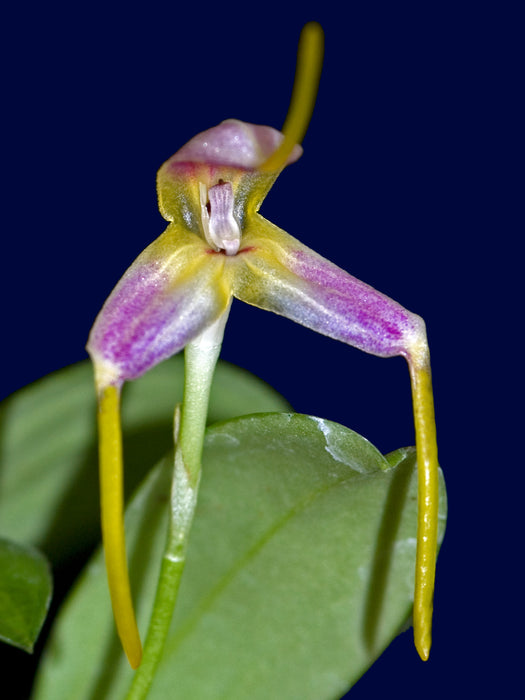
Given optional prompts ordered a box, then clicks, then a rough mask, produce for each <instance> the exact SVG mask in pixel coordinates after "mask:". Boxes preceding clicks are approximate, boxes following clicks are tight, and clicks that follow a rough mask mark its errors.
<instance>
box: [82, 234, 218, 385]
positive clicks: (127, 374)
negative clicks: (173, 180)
mask: <svg viewBox="0 0 525 700" xmlns="http://www.w3.org/2000/svg"><path fill="white" fill-rule="evenodd" d="M223 267H224V256H220V255H210V254H209V252H208V246H207V245H206V243H205V242H204V241H202V240H201V239H200V238H198V237H197V236H195V235H193V234H192V233H190V232H187V231H185V230H184V229H182V228H178V227H176V226H174V225H171V226H169V227H168V228H167V230H166V231H165V232H164V233H163V234H162V236H160V237H159V238H157V240H156V241H154V242H153V243H152V244H151V245H150V246H149V247H148V248H146V250H145V251H144V252H143V253H142V254H141V255H140V256H139V257H138V258H137V259H136V260H135V262H134V263H133V264H132V265H131V267H130V268H129V269H128V270H127V272H126V273H125V274H124V276H123V277H122V279H121V280H120V282H119V283H118V284H117V286H116V287H115V289H114V290H113V292H112V293H111V295H110V296H109V298H108V299H107V301H106V303H105V304H104V307H103V308H102V310H101V312H100V314H99V315H98V317H97V319H96V321H95V324H94V326H93V328H92V330H91V334H90V337H89V342H88V345H87V349H88V352H89V353H90V355H91V357H92V359H93V361H94V363H95V367H96V370H97V374H98V378H99V383H100V384H101V385H106V384H115V385H119V384H121V383H122V382H123V381H126V380H128V379H135V378H136V377H139V376H140V375H142V374H144V372H146V371H147V370H148V369H151V368H152V367H154V366H155V365H156V364H158V363H159V362H161V361H162V360H165V359H166V358H168V357H170V356H171V355H174V354H175V353H177V352H179V351H180V350H182V348H184V347H185V345H187V344H188V343H189V342H190V341H191V340H193V339H194V338H196V337H197V336H198V335H199V334H200V333H201V332H202V331H203V330H204V329H206V328H207V327H208V326H209V325H210V324H212V323H213V322H214V321H215V320H216V319H217V318H219V316H220V315H221V314H222V313H223V312H224V310H225V309H226V308H227V305H228V303H229V300H230V298H231V295H230V293H229V289H228V285H227V284H226V280H225V279H224V276H223V274H222V271H223Z"/></svg>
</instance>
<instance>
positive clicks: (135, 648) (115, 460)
mask: <svg viewBox="0 0 525 700" xmlns="http://www.w3.org/2000/svg"><path fill="white" fill-rule="evenodd" d="M98 430H99V464H100V509H101V519H102V541H103V543H104V552H105V557H106V569H107V576H108V585H109V592H110V596H111V605H112V606H113V615H114V617H115V624H116V626H117V631H118V635H119V637H120V640H121V642H122V646H123V648H124V651H125V653H126V656H127V657H128V661H129V663H130V666H131V667H132V668H137V667H138V665H139V664H140V661H141V658H142V645H141V643H140V636H139V631H138V628H137V622H136V620H135V613H134V611H133V602H132V599H131V588H130V583H129V574H128V566H127V562H126V542H125V535H124V506H123V501H124V497H123V467H122V431H121V426H120V392H119V389H117V388H116V387H114V386H108V387H106V388H104V389H103V390H102V391H101V393H100V395H99V405H98Z"/></svg>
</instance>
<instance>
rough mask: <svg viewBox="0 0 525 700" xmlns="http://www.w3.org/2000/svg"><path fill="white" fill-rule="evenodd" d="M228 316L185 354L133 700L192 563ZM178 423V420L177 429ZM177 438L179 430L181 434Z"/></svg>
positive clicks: (152, 668)
mask: <svg viewBox="0 0 525 700" xmlns="http://www.w3.org/2000/svg"><path fill="white" fill-rule="evenodd" d="M228 313H229V307H228V309H227V310H226V311H225V313H224V314H223V315H222V316H221V317H220V318H219V319H218V321H216V322H215V323H214V324H213V326H211V327H210V328H208V329H207V330H206V331H204V333H202V334H201V335H200V336H199V337H198V338H196V339H195V340H194V341H193V342H191V343H189V344H188V345H187V346H186V350H185V354H184V361H185V366H184V398H183V402H182V413H181V420H180V430H179V431H178V436H177V434H176V435H175V440H176V449H175V466H174V472H173V481H172V489H171V497H170V512H169V522H168V534H167V538H166V545H165V549H164V554H163V557H162V564H161V568H160V576H159V581H158V584H157V592H156V594H155V601H154V603H153V611H152V614H151V620H150V624H149V629H148V633H147V636H146V642H145V644H144V655H143V657H142V662H141V664H140V666H139V667H138V669H137V671H136V672H135V675H134V677H133V682H132V684H131V687H130V689H129V692H128V695H127V700H143V699H144V698H146V696H147V694H148V692H149V689H150V687H151V684H152V682H153V679H154V677H155V672H156V670H157V667H158V665H159V662H160V660H161V657H162V653H163V650H164V645H165V642H166V638H167V636H168V632H169V628H170V623H171V619H172V617H173V611H174V610H175V604H176V602H177V594H178V590H179V585H180V581H181V577H182V572H183V570H184V564H185V563H186V551H187V547H188V539H189V534H190V529H191V524H192V521H193V515H194V513H195V506H196V504H197V494H198V490H199V482H200V475H201V457H202V447H203V443H204V432H205V429H206V417H207V414H208V400H209V395H210V388H211V382H212V379H213V374H214V370H215V365H216V363H217V360H218V357H219V353H220V350H221V345H222V338H223V333H224V326H225V324H226V320H227V318H228ZM177 422H178V421H177V420H176V421H175V423H177ZM175 432H176V433H177V427H176V428H175Z"/></svg>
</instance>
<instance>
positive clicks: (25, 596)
mask: <svg viewBox="0 0 525 700" xmlns="http://www.w3.org/2000/svg"><path fill="white" fill-rule="evenodd" d="M51 590H52V580H51V572H50V569H49V565H48V563H47V560H46V558H45V557H44V556H43V555H42V554H41V553H40V552H38V551H37V550H36V549H33V548H31V547H24V546H21V545H19V544H16V543H14V542H11V541H8V540H5V539H0V640H2V641H3V642H7V643H8V644H12V645H13V646H16V647H20V648H21V649H24V651H28V652H31V651H33V645H34V643H35V641H36V639H37V637H38V634H39V632H40V629H41V627H42V624H43V622H44V620H45V617H46V613H47V609H48V607H49V602H50V600H51Z"/></svg>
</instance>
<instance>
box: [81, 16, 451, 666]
mask: <svg viewBox="0 0 525 700" xmlns="http://www.w3.org/2000/svg"><path fill="white" fill-rule="evenodd" d="M321 62H322V31H321V29H320V27H319V25H317V24H315V23H311V24H308V25H306V27H305V28H304V30H303V33H302V36H301V41H300V44H299V57H298V70H297V77H296V82H295V85H294V92H293V96H292V104H291V108H290V111H289V114H288V117H287V121H286V122H285V125H284V127H283V131H282V133H281V132H279V131H277V130H276V129H273V128H271V127H269V126H258V125H254V124H247V123H244V122H241V121H237V120H234V119H228V120H227V121H224V122H222V123H221V124H219V125H218V126H215V127H213V128H211V129H208V130H207V131H204V132H203V133H200V134H198V135H197V136H195V137H194V138H192V139H191V140H190V141H189V142H188V143H186V145H184V146H183V147H182V148H181V149H180V150H179V151H178V152H177V153H176V154H175V155H174V156H172V157H171V158H170V159H169V160H168V161H167V162H166V163H164V165H162V167H161V168H160V171H159V173H158V180H157V186H158V196H159V207H160V210H161V213H162V215H163V216H164V218H165V219H167V220H168V221H169V225H168V227H167V229H166V230H165V231H164V233H163V234H162V235H161V236H160V237H159V238H157V239H156V240H155V241H154V242H153V243H152V244H151V245H149V246H148V247H147V248H146V249H145V250H144V251H143V253H142V254H141V255H139V257H138V258H137V259H136V260H135V262H134V263H133V264H132V265H131V267H130V268H129V269H128V270H127V272H126V273H125V274H124V276H123V277H122V279H121V280H120V282H119V283H118V284H117V286H116V287H115V289H114V290H113V292H112V293H111V295H110V296H109V298H108V299H107V301H106V303H105V304H104V307H103V308H102V310H101V312H100V314H99V316H98V317H97V319H96V321H95V324H94V326H93V329H92V331H91V334H90V338H89V343H88V351H89V353H90V355H91V358H92V360H93V362H94V367H95V377H96V387H97V394H98V401H99V437H100V469H101V503H102V507H101V510H102V531H103V541H104V547H105V551H106V563H107V572H108V579H109V588H110V593H111V598H112V603H113V609H114V614H115V618H116V624H117V629H118V632H119V635H120V637H121V640H122V643H123V646H124V649H125V651H126V653H127V655H128V659H129V661H130V663H131V665H132V666H133V667H137V666H138V665H139V663H140V659H141V642H140V639H139V634H138V631H137V625H136V622H135V617H134V612H133V605H132V598H131V592H130V584H129V581H128V573H127V565H126V554H125V543H124V525H123V506H122V447H121V437H120V430H121V429H120V418H119V395H120V390H121V387H122V385H123V383H124V382H125V381H128V380H132V379H135V378H136V377H139V376H141V375H142V374H144V373H145V372H147V371H148V370H149V369H151V368H152V367H154V366H155V365H156V364H157V363H159V362H161V361H162V360H164V359H166V358H168V357H170V356H171V355H173V354H175V353H178V352H179V351H180V350H182V349H183V348H186V378H185V394H184V403H183V406H182V415H181V416H180V421H178V423H179V424H180V428H179V427H178V428H177V430H176V433H177V435H178V440H177V448H176V457H175V477H176V478H175V480H174V491H173V494H172V516H173V517H172V519H173V521H174V522H175V521H176V522H175V524H174V525H173V527H172V530H170V534H169V535H168V546H167V550H166V551H167V552H168V553H167V554H165V557H164V560H163V566H166V567H170V566H171V567H172V569H173V572H174V573H173V575H172V578H171V583H170V584H169V586H167V587H165V588H164V589H162V590H161V589H160V588H159V591H158V593H157V597H159V596H160V597H161V598H162V596H165V597H166V596H172V597H174V596H176V590H177V588H178V581H179V579H180V575H181V571H182V566H183V562H184V557H185V544H184V542H183V540H184V537H185V536H186V534H187V531H188V529H189V526H190V524H191V517H192V514H193V508H194V504H195V499H196V489H197V486H198V480H199V475H200V459H201V451H202V440H203V434H204V427H205V416H206V407H207V398H208V392H209V385H210V382H211V376H212V374H213V368H214V366H215V362H216V360H217V357H218V354H219V350H220V345H221V341H222V332H223V329H224V324H225V322H226V318H227V315H228V311H229V308H230V304H231V301H232V298H236V299H240V300H241V301H244V302H246V303H248V304H251V305H254V306H257V307H259V308H261V309H267V310H268V311H273V312H274V313H277V314H280V315H282V316H285V317H287V318H289V319H291V320H292V321H296V322H297V323H300V324H302V325H303V326H306V327H308V328H311V329H312V330H314V331H317V332H318V333H322V334H323V335H326V336H328V337H330V338H334V339H335V340H340V341H342V342H344V343H347V344H349V345H352V346H353V347H356V348H359V349H361V350H363V351H365V352H368V353H372V354H373V355H377V356H380V357H393V356H396V355H401V356H403V357H404V358H405V359H406V360H407V362H408V366H409V370H410V379H411V386H412V394H413V405H414V418H415V433H416V447H417V459H418V474H419V476H418V484H419V486H418V508H419V511H418V513H419V514H418V533H417V541H418V546H417V557H416V572H415V602H414V637H415V644H416V647H417V649H418V652H419V654H420V656H421V657H422V658H423V659H426V658H428V655H429V650H430V644H431V637H430V635H431V618H432V599H433V588H434V571H435V563H436V538H437V506H438V504H437V500H438V495H437V469H438V466H437V448H436V438H435V427H434V412H433V400H432V385H431V378H430V363H429V351H428V344H427V339H426V332H425V324H424V322H423V320H422V319H421V318H420V317H419V316H417V315H415V314H413V313H411V312H409V311H407V310H406V309H404V308H403V307H402V306H400V305H399V304H398V303H397V302H395V301H393V300H392V299H390V298H388V297H387V296H385V295H384V294H381V293H380V292H378V291H376V290H375V289H373V288H372V287H370V286H368V285H367V284H365V283H364V282H361V281H359V280H358V279H356V278H354V277H352V276H351V275H350V274H348V273H347V272H345V271H344V270H342V269H341V268H339V267H337V266H336V265H334V264H333V263H331V262H329V261H327V260H325V259H324V258H322V257H321V256H320V255H318V254H317V253H315V252H314V251H313V250H311V249H309V248H307V247H306V246H305V245H303V244H301V243H300V242H299V241H297V240H296V239H295V238H293V237H292V236H290V235H289V234H288V233H286V232H285V231H283V230H281V229H280V228H278V227H277V226H275V225H274V224H273V223H270V222H269V221H267V220H266V219H264V218H263V217H262V216H261V215H260V214H259V213H258V210H259V207H260V206H261V203H262V201H263V199H264V198H265V197H266V195H267V193H268V191H269V190H270V188H271V187H272V185H273V183H274V182H275V180H276V178H277V176H278V175H279V173H280V172H281V170H282V169H283V168H284V167H285V166H287V165H290V164H291V163H293V162H295V161H296V160H297V159H298V158H299V157H300V156H301V154H302V148H301V146H300V145H298V144H299V142H300V141H301V140H302V137H303V135H304V133H305V131H306V127H307V125H308V122H309V120H310V116H311V112H312V109H313V104H314V101H315V96H316V90H317V82H318V78H319V75H320V69H321ZM170 547H171V549H170ZM175 570H176V571H175ZM166 571H167V570H166ZM166 571H164V573H162V572H161V577H162V576H164V575H165V577H166V580H168V579H169V577H170V575H168V574H167V573H166ZM150 630H152V628H150ZM155 634H156V632H155V630H154V629H153V630H152V631H151V634H149V635H148V640H149V639H150V637H151V640H152V641H151V644H152V645H155V644H156V642H155ZM146 646H148V641H147V642H146ZM145 657H146V655H145Z"/></svg>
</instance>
